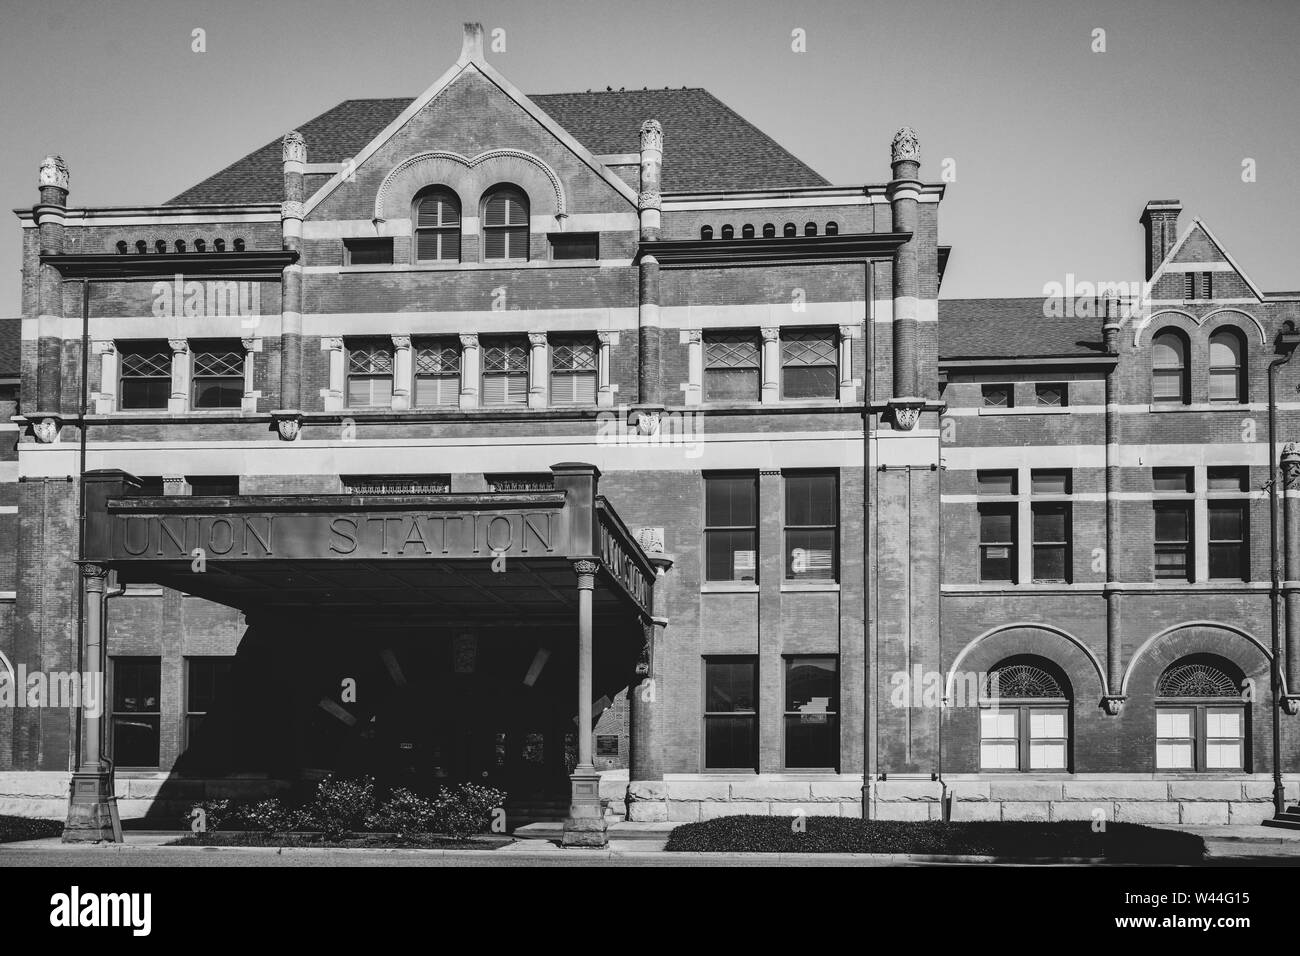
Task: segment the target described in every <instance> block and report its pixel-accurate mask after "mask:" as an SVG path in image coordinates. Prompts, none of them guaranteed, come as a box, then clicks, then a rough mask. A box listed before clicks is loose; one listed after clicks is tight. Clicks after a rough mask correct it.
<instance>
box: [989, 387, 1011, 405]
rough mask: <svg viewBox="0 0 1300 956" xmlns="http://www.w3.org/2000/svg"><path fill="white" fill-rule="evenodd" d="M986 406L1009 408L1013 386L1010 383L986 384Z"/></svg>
mask: <svg viewBox="0 0 1300 956" xmlns="http://www.w3.org/2000/svg"><path fill="white" fill-rule="evenodd" d="M983 392H984V406H985V407H986V408H1009V407H1010V406H1011V387H1010V386H1008V385H985V386H984V388H983Z"/></svg>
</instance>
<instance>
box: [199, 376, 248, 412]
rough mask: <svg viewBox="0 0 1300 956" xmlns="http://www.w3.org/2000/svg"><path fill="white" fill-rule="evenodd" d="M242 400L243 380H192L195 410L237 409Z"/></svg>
mask: <svg viewBox="0 0 1300 956" xmlns="http://www.w3.org/2000/svg"><path fill="white" fill-rule="evenodd" d="M243 400H244V380H243V378H199V379H195V380H194V407H195V408H239V407H240V405H241V404H243Z"/></svg>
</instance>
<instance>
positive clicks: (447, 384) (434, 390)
mask: <svg viewBox="0 0 1300 956" xmlns="http://www.w3.org/2000/svg"><path fill="white" fill-rule="evenodd" d="M459 403H460V376H459V375H422V376H420V377H419V378H417V379H416V380H415V404H417V405H457V404H459Z"/></svg>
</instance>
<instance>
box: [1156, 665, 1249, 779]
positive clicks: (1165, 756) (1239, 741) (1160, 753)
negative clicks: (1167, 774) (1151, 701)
mask: <svg viewBox="0 0 1300 956" xmlns="http://www.w3.org/2000/svg"><path fill="white" fill-rule="evenodd" d="M1233 670H1235V669H1234V668H1232V666H1231V665H1230V664H1228V663H1227V662H1226V661H1224V660H1221V659H1220V658H1217V657H1215V656H1213V655H1210V654H1193V655H1190V656H1188V657H1184V658H1182V659H1181V660H1178V661H1175V662H1174V663H1173V664H1171V665H1170V666H1169V667H1167V668H1166V669H1165V671H1164V673H1162V674H1161V675H1160V679H1159V681H1157V682H1156V769H1157V770H1186V771H1201V770H1206V771H1223V770H1246V769H1247V766H1248V762H1249V761H1248V751H1247V726H1246V723H1247V716H1248V715H1247V711H1246V706H1245V703H1244V701H1243V700H1242V695H1241V690H1240V684H1241V682H1240V681H1237V680H1234V679H1233V673H1232V671H1233Z"/></svg>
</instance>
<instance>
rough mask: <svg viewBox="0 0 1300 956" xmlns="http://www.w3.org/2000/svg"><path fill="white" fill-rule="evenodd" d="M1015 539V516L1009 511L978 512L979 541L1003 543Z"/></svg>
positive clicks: (982, 510) (986, 510)
mask: <svg viewBox="0 0 1300 956" xmlns="http://www.w3.org/2000/svg"><path fill="white" fill-rule="evenodd" d="M1014 537H1015V515H1013V514H1012V513H1011V511H1010V510H997V511H993V510H989V509H981V510H980V541H982V542H987V543H990V544H992V543H998V544H1000V543H1004V542H1009V541H1011V540H1013V538H1014Z"/></svg>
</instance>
